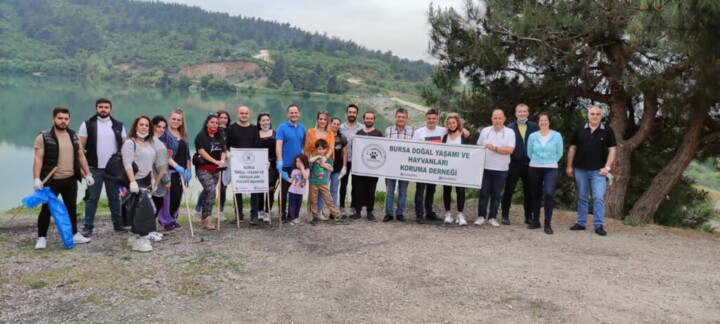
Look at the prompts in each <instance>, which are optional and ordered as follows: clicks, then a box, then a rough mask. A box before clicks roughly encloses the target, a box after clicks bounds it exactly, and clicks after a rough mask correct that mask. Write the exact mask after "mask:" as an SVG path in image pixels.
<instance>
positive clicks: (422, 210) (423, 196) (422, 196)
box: [412, 109, 447, 223]
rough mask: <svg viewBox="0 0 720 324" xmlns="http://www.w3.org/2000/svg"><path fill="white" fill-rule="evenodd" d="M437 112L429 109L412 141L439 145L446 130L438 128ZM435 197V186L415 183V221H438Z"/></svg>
mask: <svg viewBox="0 0 720 324" xmlns="http://www.w3.org/2000/svg"><path fill="white" fill-rule="evenodd" d="M437 124H438V112H437V110H435V109H430V110H428V111H427V112H426V113H425V126H423V127H420V128H418V129H416V130H415V132H414V133H413V137H412V139H413V141H420V142H433V143H441V142H442V137H443V135H445V134H447V129H445V127H442V126H438V125H437ZM434 197H435V185H434V184H430V183H423V182H417V183H415V221H416V222H418V223H422V222H423V221H425V220H429V221H439V220H442V219H440V218H439V217H438V216H437V214H435V212H433V210H432V206H433V198H434Z"/></svg>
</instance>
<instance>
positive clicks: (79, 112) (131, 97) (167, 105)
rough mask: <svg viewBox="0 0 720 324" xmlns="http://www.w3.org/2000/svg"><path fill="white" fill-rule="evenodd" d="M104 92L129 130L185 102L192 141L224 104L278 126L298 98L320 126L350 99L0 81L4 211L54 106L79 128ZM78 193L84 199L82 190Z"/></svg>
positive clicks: (307, 121)
mask: <svg viewBox="0 0 720 324" xmlns="http://www.w3.org/2000/svg"><path fill="white" fill-rule="evenodd" d="M100 97H106V98H109V99H110V100H111V101H112V102H113V111H112V115H113V117H114V118H116V119H119V120H121V121H123V122H124V123H125V125H126V129H127V131H129V130H130V125H131V123H132V121H133V119H134V118H135V117H137V116H139V115H147V116H149V117H151V118H152V117H153V116H155V115H163V116H165V117H167V116H168V115H169V112H170V111H171V110H172V109H174V108H176V107H182V108H183V109H184V110H185V112H186V116H187V117H186V118H187V125H188V134H189V136H190V139H191V142H192V138H194V135H195V134H197V132H198V131H199V130H200V127H201V124H202V122H203V121H204V120H205V117H206V116H207V114H208V112H215V111H217V110H220V109H224V110H227V111H229V112H230V114H231V115H232V116H233V120H236V119H237V117H236V116H235V115H236V111H237V110H236V109H237V107H238V106H240V105H246V106H248V107H250V109H251V110H252V112H253V116H251V122H252V123H253V124H254V123H255V120H256V119H255V118H257V113H259V112H268V113H270V115H271V116H272V123H273V126H276V125H279V124H280V123H282V122H283V121H285V120H286V117H285V109H286V107H287V106H288V105H289V104H291V103H296V104H298V105H299V106H300V109H301V123H303V124H304V125H305V126H306V127H312V126H314V125H315V115H316V114H317V112H318V111H320V110H327V111H329V112H330V114H331V115H332V116H340V117H342V118H343V119H344V116H345V107H346V106H347V104H348V103H347V102H340V101H336V100H334V99H328V98H324V97H320V98H316V97H311V98H302V97H300V96H299V95H298V96H292V95H291V96H280V95H267V94H257V95H248V94H238V95H234V94H233V95H214V94H205V93H203V94H199V93H191V92H188V91H179V90H175V91H164V90H163V91H161V90H156V89H142V88H129V87H127V86H113V85H97V84H78V83H65V82H59V81H45V80H25V79H23V80H12V79H10V80H8V79H5V80H3V81H0V125H2V127H0V156H2V159H0V170H2V177H3V179H2V180H1V181H0V210H7V209H9V208H12V207H14V206H17V205H18V204H20V200H21V199H22V197H24V196H26V195H28V194H30V193H32V191H33V189H32V164H33V147H32V145H33V141H34V139H35V136H37V134H38V133H39V132H40V131H42V130H44V129H47V128H49V127H50V126H52V110H53V108H54V107H56V106H64V107H68V108H70V112H71V114H72V116H71V120H70V128H71V129H73V130H75V131H77V130H78V129H79V128H80V125H81V124H82V122H83V121H84V120H86V119H88V118H89V117H91V116H92V115H93V114H94V113H95V108H94V104H95V100H96V99H97V98H100ZM378 117H379V116H378ZM386 125H388V121H386V120H380V121H378V128H379V127H384V126H386ZM193 182H196V181H195V180H193ZM199 186H200V185H199V183H191V187H194V188H195V189H197V188H199ZM79 196H80V198H82V192H80V193H79Z"/></svg>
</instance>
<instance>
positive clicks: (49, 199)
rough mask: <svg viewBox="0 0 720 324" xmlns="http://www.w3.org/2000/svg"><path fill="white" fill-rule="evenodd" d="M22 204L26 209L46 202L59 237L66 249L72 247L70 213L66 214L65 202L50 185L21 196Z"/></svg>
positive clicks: (73, 245)
mask: <svg viewBox="0 0 720 324" xmlns="http://www.w3.org/2000/svg"><path fill="white" fill-rule="evenodd" d="M22 203H23V205H25V207H27V208H28V209H32V208H35V206H37V205H40V204H48V207H49V208H50V215H52V218H53V220H54V221H55V226H57V229H58V233H60V238H61V239H62V241H63V244H64V245H65V248H66V249H68V250H69V249H72V248H73V247H75V244H74V243H73V240H72V236H73V233H72V224H70V214H68V211H67V207H65V204H64V203H63V202H62V200H60V198H58V196H56V195H55V194H54V193H53V192H52V190H51V189H50V187H44V188H42V189H40V190H36V191H35V192H34V193H33V194H32V195H30V196H27V197H25V198H23V200H22Z"/></svg>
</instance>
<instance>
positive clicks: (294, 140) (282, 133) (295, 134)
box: [275, 104, 305, 221]
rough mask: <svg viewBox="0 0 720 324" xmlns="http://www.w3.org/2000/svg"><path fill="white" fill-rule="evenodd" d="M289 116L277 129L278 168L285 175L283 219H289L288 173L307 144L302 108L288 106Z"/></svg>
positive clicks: (282, 193)
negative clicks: (302, 122)
mask: <svg viewBox="0 0 720 324" xmlns="http://www.w3.org/2000/svg"><path fill="white" fill-rule="evenodd" d="M287 117H288V120H287V121H286V122H284V123H282V124H280V126H279V127H278V128H277V130H275V152H276V154H277V169H278V172H279V173H280V174H281V175H283V177H282V178H283V181H282V182H281V183H282V185H281V188H282V192H281V195H282V206H280V208H281V213H282V220H283V221H287V196H288V189H289V188H290V182H288V181H287V179H288V177H287V175H288V174H290V173H292V168H293V164H295V157H296V156H298V154H300V153H302V150H303V146H304V145H305V126H303V125H302V124H300V122H299V120H300V108H299V107H298V106H297V105H295V104H292V105H290V106H288V108H287ZM283 173H284V174H283Z"/></svg>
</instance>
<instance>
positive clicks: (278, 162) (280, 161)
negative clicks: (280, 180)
mask: <svg viewBox="0 0 720 324" xmlns="http://www.w3.org/2000/svg"><path fill="white" fill-rule="evenodd" d="M282 167H283V160H277V163H276V164H275V168H276V169H277V170H278V173H282V172H283V170H282Z"/></svg>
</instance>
